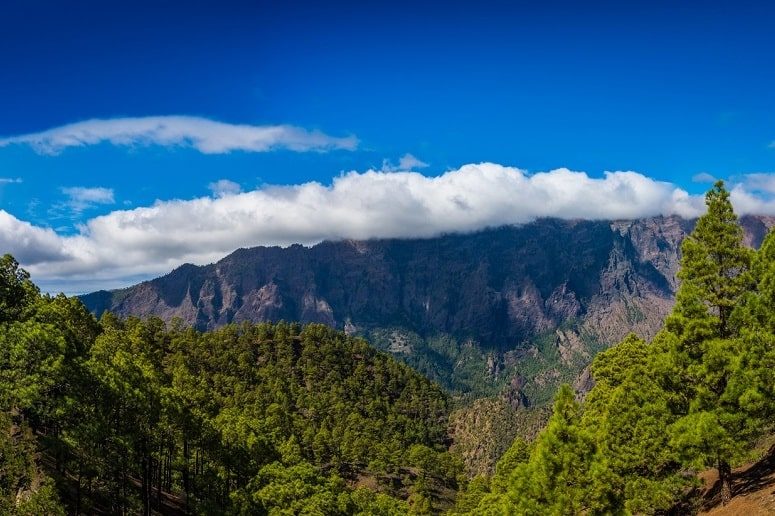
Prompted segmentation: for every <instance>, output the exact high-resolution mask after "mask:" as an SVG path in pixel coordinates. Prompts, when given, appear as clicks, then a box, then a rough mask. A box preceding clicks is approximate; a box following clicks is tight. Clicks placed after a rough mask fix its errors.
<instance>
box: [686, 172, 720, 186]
mask: <svg viewBox="0 0 775 516" xmlns="http://www.w3.org/2000/svg"><path fill="white" fill-rule="evenodd" d="M716 181H717V180H716V178H715V177H714V176H712V175H711V174H708V173H707V172H700V173H699V174H694V175H693V176H692V182H694V183H715V182H716Z"/></svg>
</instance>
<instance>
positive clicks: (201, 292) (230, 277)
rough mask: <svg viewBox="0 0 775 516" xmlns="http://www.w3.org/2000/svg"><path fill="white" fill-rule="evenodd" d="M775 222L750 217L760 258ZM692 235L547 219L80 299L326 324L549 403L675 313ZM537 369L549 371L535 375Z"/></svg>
mask: <svg viewBox="0 0 775 516" xmlns="http://www.w3.org/2000/svg"><path fill="white" fill-rule="evenodd" d="M774 224H775V218H773V217H762V216H744V217H741V225H742V226H743V227H744V229H745V234H746V242H747V243H748V244H749V245H751V246H754V247H757V246H758V245H759V243H761V240H762V239H763V238H764V236H765V235H766V233H767V231H768V230H769V228H770V227H772V226H773V225H774ZM693 226H694V221H693V220H687V219H682V218H680V217H677V216H660V217H652V218H646V219H638V220H630V221H626V220H619V221H588V220H561V219H539V220H537V221H534V222H532V223H529V224H523V225H519V226H503V227H499V228H493V229H487V230H483V231H479V232H475V233H467V234H452V235H444V236H440V237H436V238H428V239H411V240H409V239H407V240H401V239H380V240H367V241H358V240H342V241H335V242H331V241H326V242H322V243H320V244H317V245H315V246H312V247H304V246H301V245H298V244H297V245H292V246H290V247H287V248H281V247H254V248H243V249H238V250H236V251H234V252H233V253H231V254H229V255H228V256H226V257H224V258H223V259H221V260H220V261H218V262H216V263H214V264H209V265H205V266H195V265H191V264H185V265H182V266H180V267H178V268H176V269H175V270H173V271H171V272H170V273H169V274H167V275H165V276H161V277H159V278H156V279H153V280H150V281H146V282H143V283H140V284H138V285H135V286H133V287H129V288H127V289H122V290H117V291H112V292H106V291H100V292H95V293H92V294H88V295H85V296H82V297H81V299H82V301H83V302H84V303H85V304H86V306H87V307H88V308H89V309H90V310H91V311H93V312H95V313H96V314H97V315H100V314H101V313H102V312H103V311H105V310H110V311H112V312H114V313H116V314H117V315H119V316H129V315H134V316H140V317H144V316H159V317H161V318H162V319H165V320H171V319H173V318H176V317H177V318H180V319H182V321H183V322H184V323H186V324H189V325H192V326H195V327H197V328H198V329H201V330H205V329H212V328H216V327H219V326H223V325H225V324H228V323H230V322H239V321H243V320H250V321H278V320H293V321H300V322H302V323H323V324H326V325H329V326H332V327H335V328H338V329H342V330H345V331H346V332H347V333H351V334H353V333H355V334H360V335H363V336H365V337H367V338H369V339H370V340H372V341H373V342H374V343H375V344H376V345H377V346H378V347H381V348H383V349H386V350H388V351H391V352H392V353H393V354H395V355H397V356H399V357H401V358H402V359H404V360H405V361H407V362H409V363H410V364H411V365H413V366H415V367H417V368H418V369H420V370H421V371H422V372H424V373H425V374H427V375H428V376H430V377H432V378H433V379H436V380H438V381H441V382H442V383H443V384H444V385H445V386H446V387H448V388H451V389H452V390H456V391H459V392H466V391H474V392H476V393H477V394H479V395H482V394H496V393H497V392H499V391H500V389H502V388H504V387H505V388H506V389H507V390H508V389H509V388H512V389H513V388H514V386H515V385H518V386H519V387H518V388H519V389H520V390H521V391H522V393H523V394H524V392H528V393H530V394H528V398H531V400H532V402H533V403H536V402H538V403H540V402H542V401H544V399H543V398H547V396H544V395H542V394H541V392H540V391H542V390H547V392H548V390H549V389H550V387H551V386H552V385H555V384H556V383H557V382H558V381H560V380H561V379H567V380H570V381H573V380H574V379H575V376H573V377H569V378H564V376H566V375H565V374H564V372H563V371H561V373H559V374H558V373H557V371H556V368H555V367H554V366H555V365H557V364H560V369H561V370H563V369H567V370H568V371H569V372H570V371H573V373H574V375H578V373H579V372H580V371H581V370H582V369H583V367H584V366H585V365H586V364H588V363H589V361H590V360H591V358H592V356H593V355H594V353H595V352H597V351H598V350H600V349H604V348H605V347H607V346H609V345H611V344H613V343H614V342H617V341H618V340H620V339H621V338H622V337H624V335H626V334H627V333H629V332H631V331H633V332H635V333H638V334H639V335H641V336H643V337H646V338H649V337H651V336H653V334H654V333H655V332H656V331H657V329H658V328H659V326H660V325H661V323H662V320H663V318H664V317H665V315H666V314H667V313H668V311H669V310H670V308H671V307H672V303H673V294H674V292H675V289H676V286H677V281H678V280H677V278H676V272H677V270H678V263H679V258H680V244H681V242H682V240H683V238H684V237H685V236H686V235H687V234H688V233H689V232H690V231H691V229H692V228H693ZM544 341H546V342H544ZM541 361H544V362H546V364H545V365H546V366H547V367H538V370H535V371H534V370H532V369H535V368H532V365H531V364H533V363H535V362H541ZM526 364H527V365H526ZM528 366H530V367H528ZM472 371H474V372H472ZM466 375H468V377H472V378H473V379H470V378H468V377H467V376H466ZM560 377H563V378H560ZM515 379H516V380H515ZM544 387H545V388H544ZM531 389H532V391H534V392H532V393H531ZM512 398H514V399H521V398H522V396H514V395H513V393H512Z"/></svg>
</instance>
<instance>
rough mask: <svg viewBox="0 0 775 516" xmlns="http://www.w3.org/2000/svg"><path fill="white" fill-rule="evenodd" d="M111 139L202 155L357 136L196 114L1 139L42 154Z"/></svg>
mask: <svg viewBox="0 0 775 516" xmlns="http://www.w3.org/2000/svg"><path fill="white" fill-rule="evenodd" d="M100 143H110V144H112V145H119V146H136V145H161V146H165V147H169V146H182V147H191V148H194V149H196V150H198V151H199V152H202V153H204V154H223V153H227V152H232V151H244V152H267V151H270V150H274V149H287V150H291V151H296V152H306V151H318V152H322V151H329V150H335V149H343V150H354V149H355V148H356V147H357V146H358V139H357V138H355V137H354V136H347V137H341V138H338V137H334V136H329V135H327V134H325V133H322V132H320V131H308V130H306V129H302V128H300V127H295V126H291V125H261V126H259V125H247V124H228V123H224V122H218V121H215V120H210V119H208V118H200V117H194V116H148V117H138V118H111V119H93V120H85V121H82V122H76V123H74V124H68V125H63V126H60V127H55V128H53V129H49V130H47V131H42V132H39V133H32V134H24V135H20V136H12V137H9V138H0V147H6V146H9V145H29V146H30V147H32V148H33V149H34V150H35V151H36V152H38V153H41V154H59V153H60V152H62V151H63V150H64V149H66V148H68V147H83V146H87V145H97V144H100Z"/></svg>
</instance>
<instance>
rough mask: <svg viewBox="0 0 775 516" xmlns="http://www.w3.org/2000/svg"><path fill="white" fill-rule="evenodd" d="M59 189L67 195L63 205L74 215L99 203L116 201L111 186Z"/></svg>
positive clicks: (113, 202)
mask: <svg viewBox="0 0 775 516" xmlns="http://www.w3.org/2000/svg"><path fill="white" fill-rule="evenodd" d="M61 190H62V193H63V194H65V195H66V196H67V201H66V202H65V205H66V206H67V207H68V208H69V209H70V210H71V211H72V212H73V213H74V214H76V215H79V214H80V213H81V212H83V211H84V210H86V209H88V208H92V207H94V206H97V205H100V204H115V202H116V201H115V199H114V197H113V189H112V188H103V187H96V188H86V187H83V186H73V187H68V188H62V189H61Z"/></svg>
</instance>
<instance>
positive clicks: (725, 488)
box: [718, 460, 732, 505]
mask: <svg viewBox="0 0 775 516" xmlns="http://www.w3.org/2000/svg"><path fill="white" fill-rule="evenodd" d="M718 478H719V480H720V481H721V504H722V505H727V504H728V503H729V502H730V500H732V467H731V466H730V465H729V463H728V462H727V461H724V460H719V462H718Z"/></svg>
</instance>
